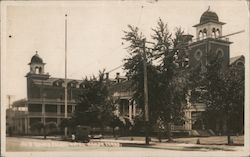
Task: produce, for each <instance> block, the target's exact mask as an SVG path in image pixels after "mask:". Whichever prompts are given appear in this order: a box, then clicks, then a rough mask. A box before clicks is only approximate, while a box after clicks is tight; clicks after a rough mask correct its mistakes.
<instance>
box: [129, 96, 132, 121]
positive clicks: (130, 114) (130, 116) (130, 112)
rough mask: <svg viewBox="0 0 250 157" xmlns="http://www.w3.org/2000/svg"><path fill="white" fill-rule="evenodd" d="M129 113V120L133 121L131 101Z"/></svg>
mask: <svg viewBox="0 0 250 157" xmlns="http://www.w3.org/2000/svg"><path fill="white" fill-rule="evenodd" d="M128 112H129V119H130V120H132V103H131V100H129V101H128Z"/></svg>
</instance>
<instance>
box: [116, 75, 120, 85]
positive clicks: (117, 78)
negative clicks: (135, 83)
mask: <svg viewBox="0 0 250 157" xmlns="http://www.w3.org/2000/svg"><path fill="white" fill-rule="evenodd" d="M119 78H120V73H116V80H117V82H118V83H119V82H120V79H119Z"/></svg>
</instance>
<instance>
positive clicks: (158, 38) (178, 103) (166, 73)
mask: <svg viewBox="0 0 250 157" xmlns="http://www.w3.org/2000/svg"><path fill="white" fill-rule="evenodd" d="M128 28H129V31H124V33H125V35H124V38H123V39H124V40H125V41H126V42H127V43H129V46H128V47H127V50H128V53H129V56H128V57H127V58H126V59H124V61H125V63H124V69H125V70H127V75H129V76H130V78H131V81H132V88H133V90H134V91H135V93H134V95H133V99H134V100H136V102H137V103H138V104H139V106H140V107H141V108H142V109H144V92H143V89H144V84H143V79H144V78H143V59H144V58H143V56H142V55H143V53H145V54H146V64H147V70H148V76H147V77H148V91H149V111H150V113H149V114H150V123H151V125H153V124H155V123H156V121H157V120H158V119H159V118H160V119H161V120H163V122H164V123H165V125H166V127H167V128H168V132H169V134H168V135H169V140H171V136H170V123H176V122H181V121H182V120H183V113H182V112H181V111H182V110H181V108H182V104H183V100H184V97H185V91H186V85H187V79H185V77H186V73H184V70H183V68H180V67H181V66H179V63H180V61H179V63H178V59H179V60H180V58H182V57H184V56H185V55H184V54H183V53H184V52H183V51H180V50H181V49H180V48H178V46H179V44H178V43H181V41H182V42H183V40H182V39H181V37H182V34H183V31H182V30H181V29H180V28H179V29H177V31H176V33H175V37H174V38H172V34H171V33H170V32H169V30H168V28H167V25H166V24H164V23H163V22H162V21H161V19H160V20H159V21H158V24H157V27H156V28H153V29H152V30H153V33H154V34H153V35H152V36H151V37H152V39H153V40H154V44H153V48H151V49H147V48H144V45H145V44H146V43H147V40H146V38H145V37H144V36H143V35H142V33H140V32H139V29H138V28H137V27H133V26H131V25H129V26H128ZM155 61H158V62H160V64H159V65H157V64H155Z"/></svg>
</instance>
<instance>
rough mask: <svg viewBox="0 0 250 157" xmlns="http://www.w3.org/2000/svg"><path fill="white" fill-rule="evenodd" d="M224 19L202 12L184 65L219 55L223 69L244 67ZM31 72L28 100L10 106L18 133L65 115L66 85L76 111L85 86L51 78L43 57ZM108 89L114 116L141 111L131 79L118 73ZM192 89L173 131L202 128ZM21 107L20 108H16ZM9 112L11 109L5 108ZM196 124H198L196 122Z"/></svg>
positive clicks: (69, 109)
mask: <svg viewBox="0 0 250 157" xmlns="http://www.w3.org/2000/svg"><path fill="white" fill-rule="evenodd" d="M224 24H225V23H224V22H221V21H220V20H219V17H218V15H217V14H216V13H215V12H212V11H210V10H207V11H205V12H204V13H203V14H202V15H201V17H200V22H199V23H198V24H196V25H194V27H195V28H196V38H195V39H193V36H192V35H184V40H185V43H184V45H182V46H184V47H185V50H184V51H185V52H186V55H187V58H186V60H185V64H186V65H185V66H187V67H190V68H195V67H197V66H201V67H202V70H203V71H205V70H206V68H205V67H206V65H207V64H209V62H210V61H211V60H212V58H213V57H215V56H216V57H219V58H220V59H221V60H222V68H224V69H226V68H228V67H229V66H230V65H231V66H233V65H237V66H238V65H240V66H244V56H239V57H234V58H231V59H230V44H231V43H232V42H230V41H229V40H228V38H225V37H224V36H223V33H222V31H223V29H222V26H223V25H224ZM29 66H30V71H29V72H28V73H27V75H26V78H27V100H25V101H20V102H16V104H15V105H13V107H14V108H15V109H14V111H16V113H18V114H15V116H14V121H13V122H11V124H12V125H13V126H14V128H21V130H20V129H19V130H18V129H15V130H18V131H17V132H19V133H24V134H30V133H31V129H30V128H31V126H32V125H33V124H35V123H37V122H42V123H43V124H45V123H48V122H55V123H56V124H57V125H59V124H60V123H61V121H62V120H63V119H64V117H65V101H64V97H65V95H64V92H65V91H64V90H65V85H66V84H67V89H68V90H67V100H68V101H67V104H68V105H67V114H68V117H71V116H72V114H73V112H74V111H75V106H76V100H77V97H78V95H79V94H81V91H82V90H83V89H84V86H83V80H75V79H67V80H66V81H65V80H64V79H63V78H54V77H51V76H50V75H49V74H48V73H45V63H44V62H43V60H42V58H41V57H40V56H39V55H38V54H35V55H34V56H33V57H32V58H31V61H30V63H29ZM106 79H107V81H108V82H107V83H109V92H110V94H111V95H112V96H113V97H114V98H115V99H116V100H118V101H117V112H116V113H117V115H119V116H121V117H123V118H126V119H129V120H130V121H133V119H134V118H135V117H136V116H137V115H138V114H140V113H141V111H142V110H141V109H140V108H138V107H137V104H136V102H135V101H134V100H133V99H132V97H133V93H134V92H133V91H132V89H131V81H130V80H129V79H128V78H126V77H122V76H120V74H119V73H117V76H116V78H115V79H113V80H112V79H109V77H108V75H107V76H106ZM190 98H191V91H190V92H188V93H187V94H186V104H185V108H184V113H185V117H186V121H185V123H184V124H183V125H180V126H176V125H173V126H172V130H173V131H174V130H176V131H189V132H191V131H192V130H194V129H197V130H200V129H204V126H203V125H202V123H200V117H201V114H202V113H203V112H204V111H205V110H206V105H205V104H204V103H203V102H202V101H200V102H195V103H191V102H190ZM20 108H22V110H19V109H20ZM8 112H10V111H8ZM198 123H199V124H198Z"/></svg>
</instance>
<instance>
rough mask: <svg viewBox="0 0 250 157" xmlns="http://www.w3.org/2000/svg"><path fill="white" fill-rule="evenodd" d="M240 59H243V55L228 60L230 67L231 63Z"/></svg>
mask: <svg viewBox="0 0 250 157" xmlns="http://www.w3.org/2000/svg"><path fill="white" fill-rule="evenodd" d="M242 57H244V56H243V55H240V56H235V57H232V58H230V61H229V64H230V65H232V64H233V63H235V62H236V61H237V60H239V59H241V58H242Z"/></svg>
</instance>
